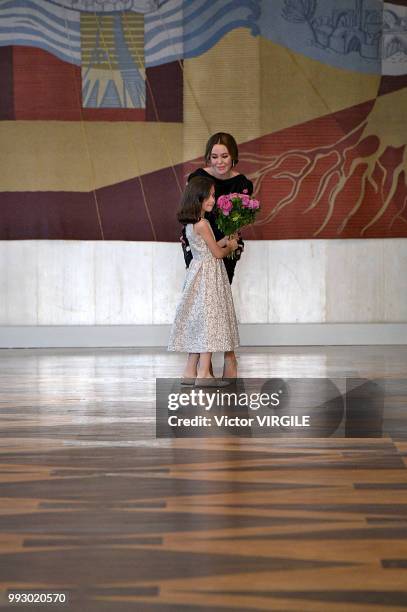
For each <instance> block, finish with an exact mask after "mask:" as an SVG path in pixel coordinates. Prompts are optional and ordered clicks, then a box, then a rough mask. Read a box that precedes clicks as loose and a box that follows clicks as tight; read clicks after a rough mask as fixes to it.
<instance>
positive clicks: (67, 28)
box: [0, 0, 81, 65]
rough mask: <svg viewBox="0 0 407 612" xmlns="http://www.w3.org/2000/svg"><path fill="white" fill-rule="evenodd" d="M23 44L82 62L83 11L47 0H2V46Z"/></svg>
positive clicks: (0, 10) (0, 42)
mask: <svg viewBox="0 0 407 612" xmlns="http://www.w3.org/2000/svg"><path fill="white" fill-rule="evenodd" d="M7 45H24V46H28V47H38V48H40V49H43V50H44V51H48V52H49V53H52V54H53V55H56V56H57V57H59V59H61V60H63V61H65V62H69V63H71V64H76V65H80V63H81V39H80V13H79V12H77V11H72V10H70V9H67V8H64V7H61V6H57V5H55V4H53V3H51V2H47V1H46V0H35V2H31V1H30V0H10V1H6V2H1V3H0V46H3V47H4V46H7Z"/></svg>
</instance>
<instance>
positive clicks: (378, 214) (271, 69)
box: [0, 0, 407, 241]
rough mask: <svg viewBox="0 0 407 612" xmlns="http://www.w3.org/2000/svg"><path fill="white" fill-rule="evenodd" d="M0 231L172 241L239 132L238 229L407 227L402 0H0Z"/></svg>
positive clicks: (338, 233)
mask: <svg viewBox="0 0 407 612" xmlns="http://www.w3.org/2000/svg"><path fill="white" fill-rule="evenodd" d="M0 80H1V84H2V85H1V90H0V139H1V149H0V168H1V169H0V239H2V240H15V239H84V240H86V239H89V240H100V239H102V240H103V239H104V240H160V241H176V240H178V235H179V227H178V225H177V222H176V221H175V215H174V211H175V209H176V206H177V203H178V200H179V196H180V193H181V191H182V188H183V185H184V184H185V178H186V176H187V174H188V173H189V172H190V171H191V170H192V169H193V168H196V167H197V166H199V165H201V164H202V153H203V148H204V145H205V142H206V140H207V138H208V136H209V135H210V134H211V133H213V132H215V131H228V132H231V133H232V134H234V136H235V137H236V139H237V140H238V143H239V149H240V163H239V166H238V168H239V169H241V171H242V172H245V173H246V174H248V176H249V177H250V178H251V179H252V180H253V182H254V184H255V189H256V192H257V195H258V197H259V199H260V200H261V202H262V213H261V216H260V217H259V219H258V221H257V222H256V224H255V225H254V226H252V227H250V228H249V229H248V230H246V237H247V238H255V239H264V240H275V239H287V238H372V237H405V236H407V177H406V171H407V153H406V144H407V87H406V86H407V3H406V2H404V1H403V2H402V1H399V2H394V3H386V2H385V3H383V2H381V1H379V0H211V1H208V0H106V1H103V0H52V1H51V0H35V1H34V0H0Z"/></svg>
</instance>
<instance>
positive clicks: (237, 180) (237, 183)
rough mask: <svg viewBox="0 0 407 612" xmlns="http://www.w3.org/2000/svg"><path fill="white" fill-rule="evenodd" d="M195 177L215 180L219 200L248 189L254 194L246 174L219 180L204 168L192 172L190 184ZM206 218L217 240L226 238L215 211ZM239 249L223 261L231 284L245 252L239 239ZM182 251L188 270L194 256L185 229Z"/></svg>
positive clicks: (183, 231)
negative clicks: (221, 197) (238, 262)
mask: <svg viewBox="0 0 407 612" xmlns="http://www.w3.org/2000/svg"><path fill="white" fill-rule="evenodd" d="M195 176H206V177H209V178H211V179H212V180H213V182H214V183H215V199H216V200H217V199H218V198H219V196H221V195H227V194H228V193H243V190H244V189H247V192H248V193H249V195H251V194H252V193H253V183H252V182H251V181H249V179H248V178H246V177H245V175H244V174H238V175H237V176H232V177H231V178H229V179H218V178H215V177H214V176H212V175H211V174H209V172H206V170H204V169H203V168H198V170H195V172H192V173H191V174H190V175H189V177H188V182H189V181H190V180H191V179H192V178H194V177H195ZM205 217H206V218H207V219H208V221H209V223H210V224H211V227H212V229H213V233H214V235H215V240H216V241H218V240H221V238H223V237H224V236H225V234H224V233H223V232H221V231H220V229H219V228H218V226H217V225H216V213H215V211H214V210H213V211H212V212H210V213H206V214H205ZM238 243H239V249H237V251H235V258H234V259H231V258H229V257H225V258H224V259H223V263H224V264H225V268H226V272H227V273H228V278H229V282H230V284H232V280H233V275H234V273H235V267H236V263H237V261H238V260H239V259H240V255H241V252H242V250H243V246H244V243H243V240H242V239H239V240H238ZM182 250H183V252H184V259H185V265H186V267H187V268H188V267H189V264H190V263H191V259H192V254H191V251H190V249H189V243H188V239H187V237H186V235H185V227H184V229H183V230H182Z"/></svg>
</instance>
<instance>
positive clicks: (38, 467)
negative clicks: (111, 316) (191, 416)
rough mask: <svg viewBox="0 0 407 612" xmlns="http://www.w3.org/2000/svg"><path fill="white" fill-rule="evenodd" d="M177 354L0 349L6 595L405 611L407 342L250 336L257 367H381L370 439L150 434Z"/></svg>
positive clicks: (259, 372)
mask: <svg viewBox="0 0 407 612" xmlns="http://www.w3.org/2000/svg"><path fill="white" fill-rule="evenodd" d="M182 362H183V357H182V356H180V355H176V354H167V353H166V352H165V351H164V350H159V349H156V350H155V349H148V350H147V349H143V350H136V349H103V350H102V349H98V350H80V349H77V350H74V349H66V350H58V351H56V350H3V351H0V407H1V411H0V420H1V421H0V424H1V427H0V432H1V433H0V436H1V440H0V442H1V446H0V450H1V459H0V461H1V463H0V586H1V593H0V609H3V608H4V609H20V610H21V609H24V610H34V609H35V610H78V611H81V612H93V611H101V612H106V611H109V612H110V611H112V612H113V611H114V612H127V611H133V610H137V611H138V610H140V611H142V612H150V611H154V612H155V611H157V612H168V611H171V612H198V611H203V612H204V611H209V610H234V611H246V612H248V611H254V610H272V611H275V612H277V611H278V612H280V611H293V612H327V611H329V612H344V611H346V612H359V611H370V610H371V611H378V610H383V611H392V612H396V611H398V610H406V609H407V469H406V467H407V465H406V462H407V402H406V400H407V394H406V393H405V385H404V384H403V382H402V381H403V379H407V346H404V347H401V346H397V347H396V346H394V347H390V346H388V347H383V346H378V347H298V348H293V347H286V348H285V347H278V348H271V347H270V348H264V347H262V348H246V349H241V350H240V354H239V367H240V375H241V376H243V377H247V378H250V377H256V376H257V377H265V378H269V377H273V378H280V379H285V378H305V379H308V378H312V377H315V378H335V377H337V378H339V379H343V378H345V377H351V378H362V379H368V380H372V379H378V380H380V381H382V382H383V381H385V385H384V386H385V387H386V384H387V383H388V384H389V387H388V388H390V389H392V391H391V393H390V394H388V395H385V396H384V403H383V406H382V408H383V410H381V411H380V410H379V412H378V419H379V421H380V422H379V421H378V420H377V419H376V420H375V428H376V429H375V432H376V433H375V435H374V437H363V432H362V431H361V429H360V427H359V430H358V429H357V427H358V423H359V421H357V423H356V428H353V429H352V427H351V426H350V425H349V423H348V424H345V425H344V424H343V422H342V424H341V426H340V427H342V429H340V428H339V429H338V430H337V432H336V433H332V435H330V436H329V437H325V438H309V437H308V438H307V437H297V436H295V437H293V436H288V437H270V438H267V437H262V436H257V437H256V436H255V437H253V436H250V435H249V436H244V437H243V436H242V437H240V436H239V435H225V436H219V435H218V436H212V437H207V438H196V437H195V438H185V439H183V438H166V439H157V438H156V436H155V424H154V421H155V379H156V378H160V377H163V378H166V377H176V376H179V375H180V373H181V370H182ZM219 368H220V362H219V361H216V362H215V369H216V370H217V371H219ZM400 381H401V382H400ZM393 383H394V385H393ZM392 385H393V386H392ZM386 388H387V387H386ZM359 417H360V415H359ZM338 431H339V435H338ZM358 431H359V432H360V435H359V434H358V433H357V432H358ZM349 432H350V433H349ZM355 432H356V435H357V436H358V437H355ZM344 435H351V436H352V437H343V436H344ZM13 593H20V594H21V593H25V594H27V593H31V594H34V593H43V594H44V593H48V594H58V593H63V594H65V597H66V598H67V601H66V603H65V604H64V603H62V601H61V600H62V599H63V598H62V597H61V598H60V599H59V603H58V601H57V602H54V603H39V604H34V603H26V604H18V605H16V604H15V603H13V604H12V603H9V598H10V597H11V594H13Z"/></svg>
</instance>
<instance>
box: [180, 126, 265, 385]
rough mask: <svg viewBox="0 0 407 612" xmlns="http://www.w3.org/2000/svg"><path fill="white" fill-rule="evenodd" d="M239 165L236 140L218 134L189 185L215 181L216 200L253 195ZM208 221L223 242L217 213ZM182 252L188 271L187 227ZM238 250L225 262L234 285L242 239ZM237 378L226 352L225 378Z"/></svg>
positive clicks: (189, 371)
mask: <svg viewBox="0 0 407 612" xmlns="http://www.w3.org/2000/svg"><path fill="white" fill-rule="evenodd" d="M238 162H239V151H238V148H237V144H236V140H235V139H234V138H233V136H232V135H231V134H227V133H226V132H217V133H216V134H213V135H212V136H211V137H210V138H209V140H208V142H207V143H206V149H205V167H204V168H198V169H197V170H195V171H194V172H192V174H190V175H189V177H188V181H190V180H191V178H193V177H195V176H206V177H210V178H212V179H213V181H214V183H215V200H217V199H218V198H219V196H221V195H227V194H229V193H243V190H245V189H247V192H248V193H249V195H251V194H252V193H253V183H252V182H251V181H249V179H248V178H246V176H245V175H244V174H240V173H239V172H236V170H235V167H236V165H237V164H238ZM205 217H206V218H207V219H208V221H209V223H210V224H211V227H212V230H213V233H214V235H215V240H216V241H218V240H221V239H222V238H224V236H225V235H224V234H223V232H221V231H220V230H219V229H218V227H217V225H216V213H215V212H214V211H212V212H208V213H206V215H205ZM181 241H182V248H183V251H184V259H185V264H186V267H187V268H188V266H189V264H190V262H191V260H192V253H191V250H190V247H189V243H188V240H187V237H186V235H185V227H184V229H183V232H182V236H181ZM238 245H239V248H238V249H237V250H236V251H235V257H234V258H233V259H232V258H225V259H223V263H224V265H225V268H226V272H227V275H228V279H229V283H232V280H233V276H234V272H235V267H236V263H237V261H238V259H240V255H241V253H242V251H243V248H244V243H243V240H241V238H239V240H238ZM198 359H199V355H197V354H196V353H191V354H190V355H189V358H188V362H187V367H186V369H185V371H184V377H185V378H186V379H189V378H193V377H194V376H195V375H196V374H195V373H196V368H197V363H198ZM236 375H237V360H236V356H235V353H234V351H227V352H225V365H224V368H223V377H224V378H235V377H236Z"/></svg>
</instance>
